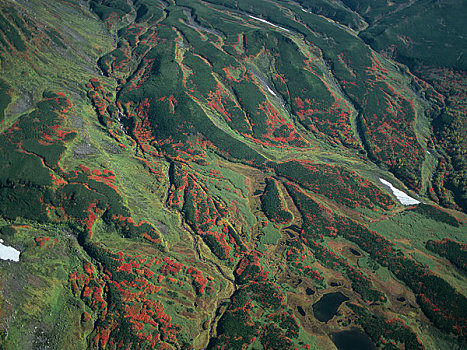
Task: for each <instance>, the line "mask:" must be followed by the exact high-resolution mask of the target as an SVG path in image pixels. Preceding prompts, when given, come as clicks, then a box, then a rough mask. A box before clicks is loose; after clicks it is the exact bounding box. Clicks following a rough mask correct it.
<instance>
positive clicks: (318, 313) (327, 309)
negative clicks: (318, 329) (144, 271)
mask: <svg viewBox="0 0 467 350" xmlns="http://www.w3.org/2000/svg"><path fill="white" fill-rule="evenodd" d="M347 300H349V298H347V297H346V296H345V295H344V294H342V293H341V292H336V293H328V294H325V295H323V296H322V297H321V299H319V300H318V301H317V302H316V303H315V304H313V313H314V314H315V317H316V318H317V319H318V321H321V322H328V321H329V320H330V319H331V318H333V317H334V315H335V314H336V312H337V309H339V306H340V305H341V304H342V303H343V302H344V301H347Z"/></svg>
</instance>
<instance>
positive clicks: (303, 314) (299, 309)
mask: <svg viewBox="0 0 467 350" xmlns="http://www.w3.org/2000/svg"><path fill="white" fill-rule="evenodd" d="M297 310H298V312H299V313H300V315H302V316H305V315H306V313H305V310H303V308H302V307H301V306H297Z"/></svg>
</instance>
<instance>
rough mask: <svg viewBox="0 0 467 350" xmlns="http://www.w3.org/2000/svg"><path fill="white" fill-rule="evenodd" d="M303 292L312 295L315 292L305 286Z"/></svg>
mask: <svg viewBox="0 0 467 350" xmlns="http://www.w3.org/2000/svg"><path fill="white" fill-rule="evenodd" d="M305 292H306V295H313V294H315V291H314V290H313V289H311V288H307V289H306V291H305Z"/></svg>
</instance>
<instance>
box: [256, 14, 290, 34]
mask: <svg viewBox="0 0 467 350" xmlns="http://www.w3.org/2000/svg"><path fill="white" fill-rule="evenodd" d="M248 17H250V18H253V19H256V20H257V21H260V22H263V23H266V24H269V25H270V26H273V27H276V28H279V29H282V30H285V31H286V32H290V30H288V29H285V28H284V27H281V26H278V25H277V24H273V23H271V22H269V21H266V20H265V19H262V18H258V17H255V16H252V15H248Z"/></svg>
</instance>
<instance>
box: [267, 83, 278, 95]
mask: <svg viewBox="0 0 467 350" xmlns="http://www.w3.org/2000/svg"><path fill="white" fill-rule="evenodd" d="M266 88H267V89H268V91H269V92H270V93H271V94H272V95H274V96H275V97H277V95H276V93H275V92H274V91H272V89H271V88H270V87H269V86H267V85H266Z"/></svg>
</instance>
